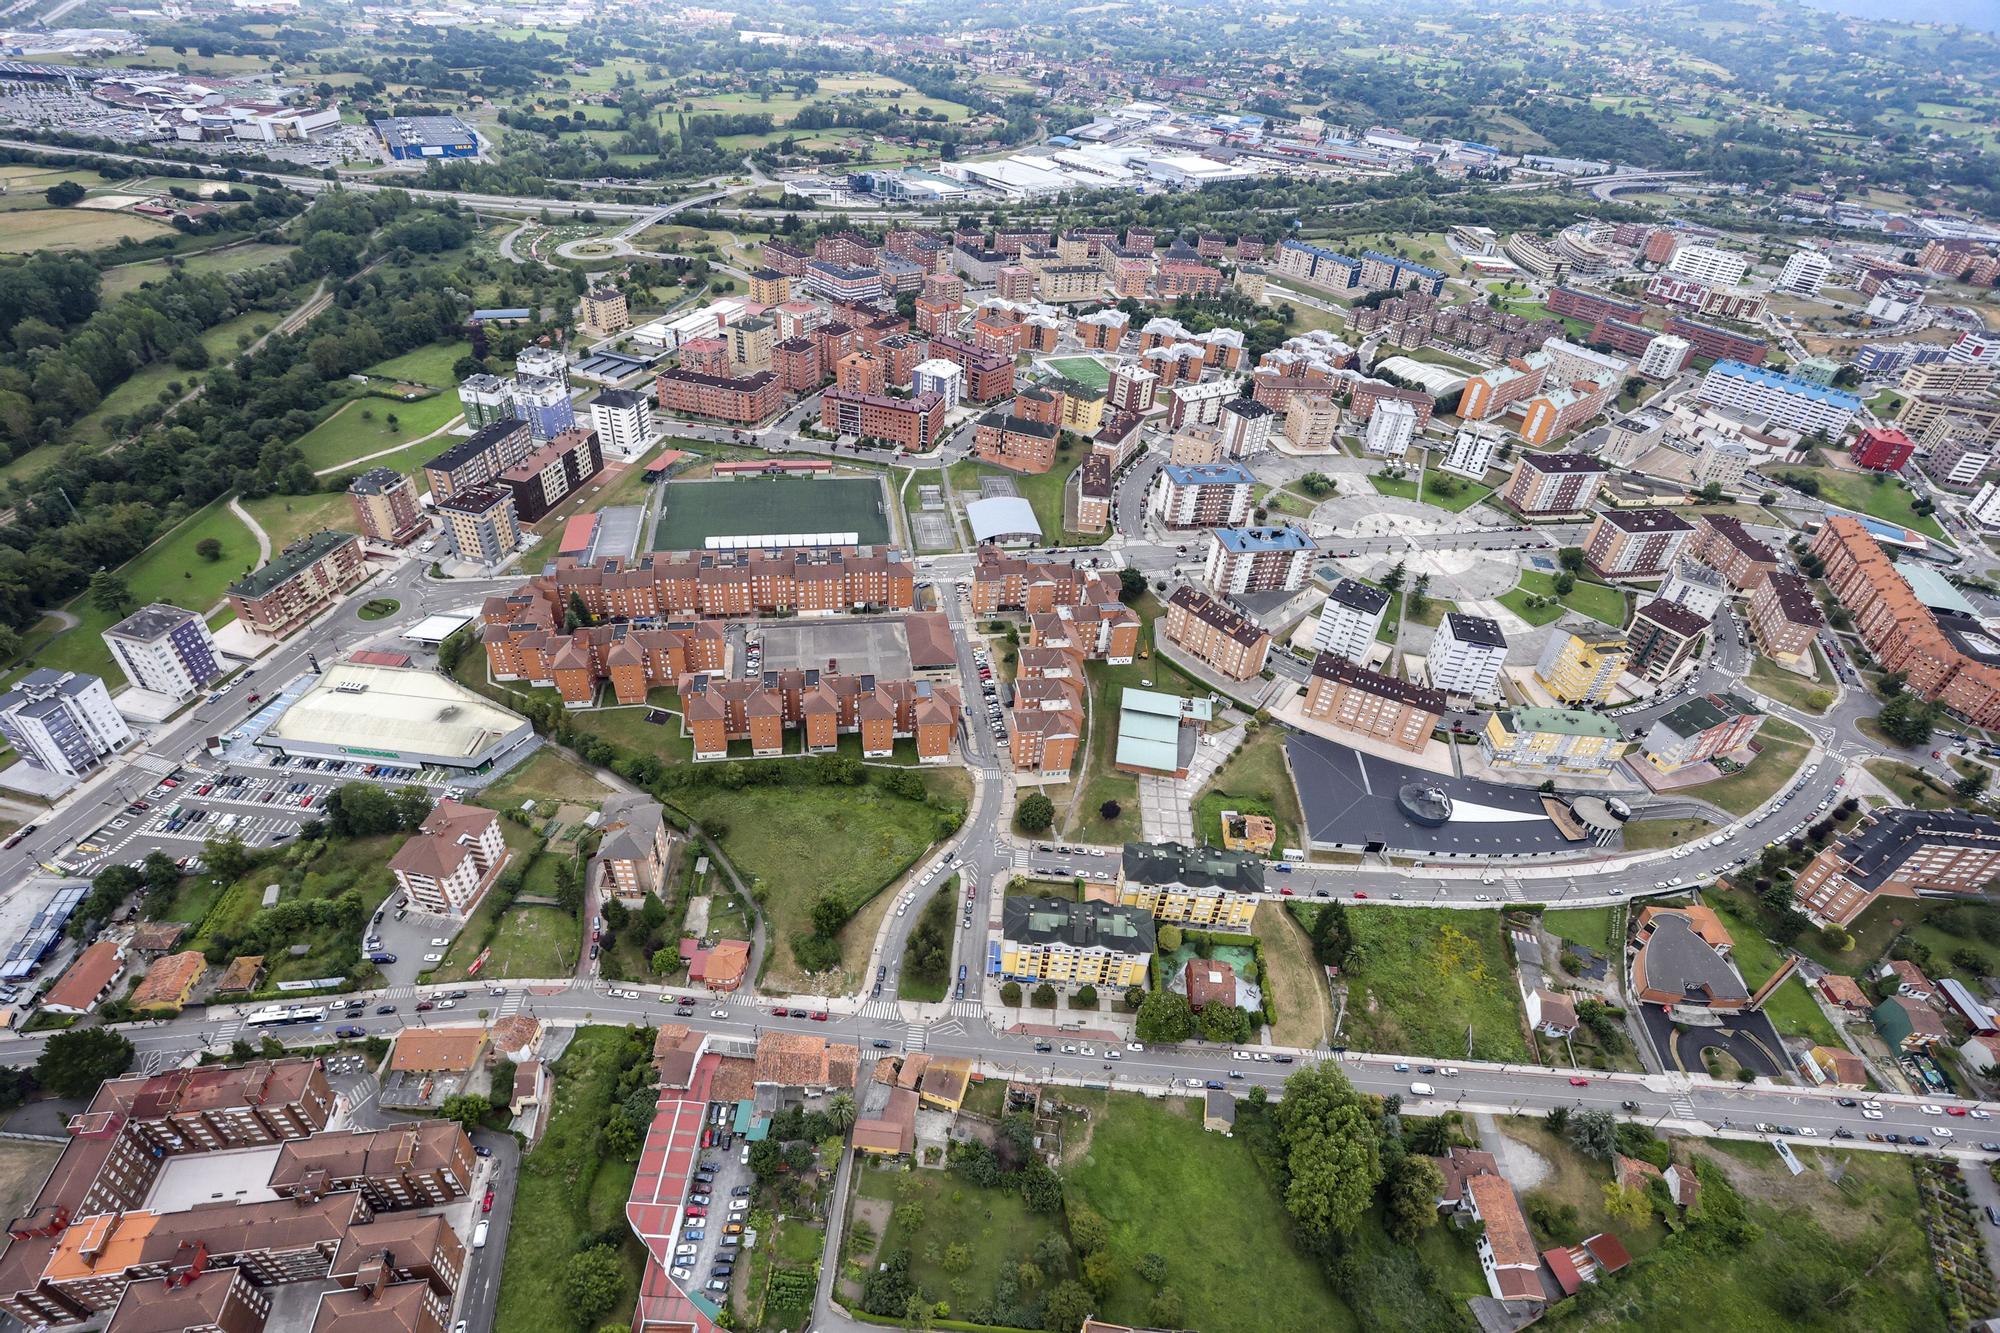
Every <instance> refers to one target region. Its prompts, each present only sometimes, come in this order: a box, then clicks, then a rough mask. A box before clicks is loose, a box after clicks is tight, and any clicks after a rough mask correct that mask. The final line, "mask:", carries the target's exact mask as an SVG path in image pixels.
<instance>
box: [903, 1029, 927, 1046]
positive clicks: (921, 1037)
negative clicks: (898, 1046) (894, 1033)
mask: <svg viewBox="0 0 2000 1333" xmlns="http://www.w3.org/2000/svg"><path fill="white" fill-rule="evenodd" d="M929 1044H930V1032H929V1031H928V1030H927V1029H925V1028H923V1027H920V1026H918V1025H916V1024H914V1023H913V1024H911V1025H910V1026H909V1027H908V1028H907V1029H905V1030H904V1032H903V1049H904V1050H905V1051H921V1050H924V1049H925V1048H926V1047H928V1046H929Z"/></svg>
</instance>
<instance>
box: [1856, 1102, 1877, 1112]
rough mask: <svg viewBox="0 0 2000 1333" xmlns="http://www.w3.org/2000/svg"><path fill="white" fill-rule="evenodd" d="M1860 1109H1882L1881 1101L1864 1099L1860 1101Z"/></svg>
mask: <svg viewBox="0 0 2000 1333" xmlns="http://www.w3.org/2000/svg"><path fill="white" fill-rule="evenodd" d="M1861 1109H1862V1110H1864V1111H1879V1110H1881V1109H1882V1103H1880V1102H1878V1101H1865V1102H1863V1103H1861Z"/></svg>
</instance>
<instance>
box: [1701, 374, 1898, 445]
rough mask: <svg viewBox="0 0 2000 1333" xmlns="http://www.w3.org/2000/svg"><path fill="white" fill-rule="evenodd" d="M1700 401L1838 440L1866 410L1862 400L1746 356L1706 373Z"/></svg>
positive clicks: (1702, 383) (1799, 430)
mask: <svg viewBox="0 0 2000 1333" xmlns="http://www.w3.org/2000/svg"><path fill="white" fill-rule="evenodd" d="M1695 397H1696V399H1697V400H1698V401H1700V402H1703V403H1706V404H1709V405H1710V406H1713V407H1723V408H1727V409H1729V410H1730V411H1732V412H1736V413H1739V414H1742V415H1745V416H1749V417H1761V418H1764V419H1766V420H1768V421H1770V422H1772V423H1773V424H1774V425H1778V426H1783V427H1785V428H1786V429H1788V430H1795V431H1798V432H1799V433H1800V434H1802V435H1817V434H1823V435H1825V437H1826V438H1827V439H1829V440H1837V439H1839V438H1840V437H1841V435H1842V434H1843V433H1845V431H1846V430H1847V428H1848V426H1849V425H1850V424H1852V422H1853V421H1854V418H1855V415H1856V414H1857V413H1859V412H1860V411H1861V399H1860V398H1859V397H1857V396H1855V395H1854V394H1851V393H1848V392H1847V391H1846V390H1844V389H1831V388H1826V387H1823V386H1821V385H1818V384H1810V383H1807V382H1806V381H1804V380H1797V379H1793V378H1792V377H1791V376H1789V375H1781V374H1779V373H1778V372H1776V371H1772V370H1765V369H1762V368H1761V367H1758V366H1747V365H1744V364H1743V363H1742V362H1741V361H1718V362H1716V363H1715V364H1714V365H1713V366H1711V367H1710V368H1709V372H1708V374H1706V375H1704V376H1702V380H1701V387H1700V388H1699V389H1697V390H1696V392H1695Z"/></svg>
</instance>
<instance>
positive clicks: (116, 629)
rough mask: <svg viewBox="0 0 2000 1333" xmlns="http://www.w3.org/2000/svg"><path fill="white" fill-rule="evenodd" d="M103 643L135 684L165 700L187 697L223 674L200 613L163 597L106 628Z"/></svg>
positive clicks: (212, 638)
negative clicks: (162, 600)
mask: <svg viewBox="0 0 2000 1333" xmlns="http://www.w3.org/2000/svg"><path fill="white" fill-rule="evenodd" d="M104 646H105V647H107V648H109V649H110V650H111V657H112V660H114V661H116V662H117V663H118V667H119V669H120V670H121V671H123V672H124V673H125V679H127V680H129V681H131V682H132V684H133V686H134V687H135V688H137V689H141V690H150V691H152V692H153V693H154V694H164V695H165V696H167V698H169V699H187V698H191V697H192V696H193V695H194V694H195V693H196V692H197V691H199V690H201V689H202V688H203V687H204V686H206V685H207V684H208V683H209V682H210V681H212V680H214V679H215V678H216V677H218V676H220V675H221V674H222V663H221V662H220V661H218V660H217V659H216V652H215V636H214V635H212V634H210V633H209V632H208V622H206V621H204V620H203V619H202V618H201V613H200V612H198V611H188V610H185V609H183V608H181V607H178V606H173V605H170V604H168V603H165V602H156V603H154V604H153V605H152V606H142V607H140V608H139V609H138V610H137V611H134V612H133V613H132V614H131V615H129V616H127V617H125V618H124V619H123V620H121V621H119V622H118V623H117V624H115V625H113V626H112V627H111V628H110V629H108V630H106V631H104Z"/></svg>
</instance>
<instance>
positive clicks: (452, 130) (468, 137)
mask: <svg viewBox="0 0 2000 1333" xmlns="http://www.w3.org/2000/svg"><path fill="white" fill-rule="evenodd" d="M375 134H376V137H377V138H379V139H381V140H382V147H383V148H385V149H387V150H388V153H389V156H390V158H391V159H393V160H395V161H397V162H408V161H413V160H420V159H424V158H449V157H478V156H479V136H478V135H477V134H476V133H474V132H473V129H472V127H471V126H470V125H468V124H466V123H465V122H464V121H462V120H460V119H459V118H458V117H457V116H397V117H395V118H393V119H384V120H377V121H376V122H375Z"/></svg>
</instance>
